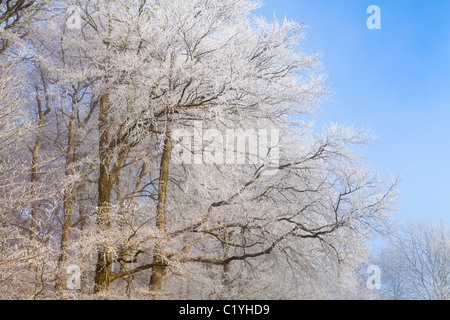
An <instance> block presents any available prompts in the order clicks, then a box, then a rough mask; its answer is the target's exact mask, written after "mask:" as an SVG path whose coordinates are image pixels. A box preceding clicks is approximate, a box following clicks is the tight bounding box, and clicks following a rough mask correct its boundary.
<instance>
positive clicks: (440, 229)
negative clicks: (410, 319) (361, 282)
mask: <svg viewBox="0 0 450 320" xmlns="http://www.w3.org/2000/svg"><path fill="white" fill-rule="evenodd" d="M449 231H450V230H449V228H448V225H447V224H446V223H445V222H443V221H441V222H440V223H439V224H433V223H424V222H417V223H409V224H408V226H407V227H406V228H405V229H404V230H402V231H401V232H400V235H399V236H398V237H397V238H396V239H395V240H394V241H393V243H392V245H391V246H390V247H388V248H387V249H385V250H383V251H382V252H381V254H380V256H379V260H380V262H379V263H380V266H381V267H382V272H383V278H382V279H383V296H384V297H385V298H387V299H420V300H448V299H450V284H449V280H450V270H449V267H450V233H449Z"/></svg>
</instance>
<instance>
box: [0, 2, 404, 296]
mask: <svg viewBox="0 0 450 320" xmlns="http://www.w3.org/2000/svg"><path fill="white" fill-rule="evenodd" d="M52 6H54V10H53V11H51V12H49V13H48V17H47V18H46V19H45V21H41V23H40V24H39V25H37V26H36V28H33V30H30V31H29V32H27V33H26V35H24V37H23V39H24V40H27V41H28V42H26V44H27V46H28V47H29V48H32V50H31V51H32V57H31V58H30V59H28V60H27V61H26V62H22V63H21V65H22V67H23V68H25V69H26V70H28V71H29V74H32V75H33V76H28V77H29V79H28V84H29V88H30V91H29V95H24V96H23V97H22V96H21V95H19V96H18V97H20V98H21V99H24V98H25V97H29V99H28V100H26V101H24V104H25V105H26V106H27V107H28V109H27V110H31V112H28V113H24V114H23V115H16V117H17V119H18V120H17V121H19V122H20V121H26V119H27V118H31V119H32V120H33V121H32V122H33V123H34V124H35V126H36V128H35V131H34V132H35V134H34V135H33V136H32V139H31V137H28V138H24V139H23V140H22V141H14V142H12V143H11V144H12V145H20V144H26V143H28V144H29V143H30V142H31V146H34V148H33V147H30V150H31V151H33V152H32V157H31V159H29V158H28V159H29V160H28V162H26V161H24V163H23V165H24V166H26V165H28V167H29V168H31V169H32V170H31V177H32V179H31V185H30V187H29V188H28V190H30V194H31V195H32V200H28V201H26V202H24V203H23V202H22V203H21V204H20V205H19V206H18V207H15V208H12V209H11V210H13V211H14V214H15V215H16V217H17V216H20V214H21V213H23V212H24V211H26V212H28V213H29V215H28V216H29V217H30V219H31V220H30V219H27V220H26V221H27V222H28V223H31V228H30V229H27V231H28V232H30V231H31V233H29V234H35V235H39V237H38V238H39V239H40V241H38V243H37V244H36V243H35V242H36V241H35V240H36V239H35V238H33V237H31V239H29V240H30V243H28V242H25V240H22V241H21V242H20V245H21V246H23V247H24V248H32V250H31V251H32V252H41V253H42V254H41V255H40V256H39V257H40V258H39V259H38V260H36V258H28V259H24V260H25V262H28V263H29V264H31V265H34V266H36V265H39V267H34V268H31V270H30V269H28V271H29V272H30V271H31V273H32V274H33V275H39V277H38V281H35V282H34V288H33V289H31V291H30V289H27V288H26V284H25V285H24V292H30V294H29V296H31V297H33V298H40V297H57V298H64V297H67V296H70V295H71V294H72V293H76V294H80V293H77V291H76V290H77V289H76V290H75V291H73V288H70V287H68V286H67V280H68V274H67V270H68V268H69V266H71V265H76V266H77V267H79V270H80V271H81V275H80V277H81V278H82V287H81V288H80V290H81V292H82V293H81V294H82V296H83V297H99V296H106V297H110V298H112V297H119V298H124V297H148V298H151V299H164V298H186V299H191V298H202V299H225V298H277V297H278V298H291V299H292V298H293V299H295V298H314V297H316V298H317V297H336V296H340V297H342V296H346V297H349V298H350V297H351V296H352V295H353V296H356V295H359V294H363V293H362V292H363V289H362V287H361V284H360V282H359V279H358V277H357V275H356V274H355V273H354V270H355V269H356V268H357V267H358V265H359V264H360V263H361V262H363V261H364V259H366V258H367V250H366V248H365V245H364V240H365V239H366V238H368V237H370V236H372V235H373V234H375V233H379V232H383V231H385V230H387V227H388V225H389V216H390V213H391V212H392V211H393V209H394V205H395V201H396V192H395V187H396V185H397V183H398V179H397V178H396V177H393V178H392V179H386V178H383V177H380V176H379V175H378V174H377V173H376V172H371V170H369V169H367V168H365V166H364V162H363V158H362V157H361V156H360V155H359V146H360V145H364V144H366V143H367V142H370V141H371V140H372V137H371V136H370V134H369V133H368V132H365V131H358V130H355V129H354V128H345V127H341V126H339V125H337V124H330V125H328V126H325V127H324V128H323V130H322V131H321V132H320V133H317V130H315V129H316V128H314V126H313V124H310V123H307V122H306V121H302V119H303V118H304V117H305V116H306V115H313V114H314V113H315V112H316V111H317V110H318V108H319V105H320V103H321V102H324V101H326V99H327V98H328V92H327V89H326V88H325V84H324V82H325V79H326V77H325V76H324V75H323V71H322V66H321V63H320V55H317V54H308V53H305V52H304V51H303V50H302V48H301V43H302V41H303V40H304V32H305V31H304V26H303V25H301V24H298V23H295V22H292V21H287V20H285V21H273V22H268V21H266V20H265V19H263V18H259V17H255V16H253V15H252V11H253V10H255V9H256V8H258V7H259V4H258V3H257V2H253V1H248V0H221V1H206V0H190V1H181V0H174V1H151V2H150V1H145V0H140V1H126V2H125V1H119V0H112V1H60V2H57V3H55V4H52ZM30 61H31V62H30ZM0 83H1V82H0ZM8 83H9V82H8ZM5 86H7V87H9V85H8V84H7V83H6V82H5ZM31 92H33V94H31ZM0 101H1V100H0ZM33 115H34V116H33ZM8 123H9V124H12V123H13V122H11V121H9V120H8ZM5 132H6V131H5ZM14 137H19V135H16V134H15V135H14ZM0 139H2V138H1V136H0ZM3 141H8V138H4V139H3V140H1V141H0V146H1V145H2V144H1V143H3ZM30 150H29V151H30ZM29 151H28V152H29ZM24 152H25V151H24ZM188 159H191V162H189V161H186V160H188ZM6 181H12V180H11V179H10V178H6ZM24 185H26V184H24ZM44 189H45V192H43V190H44ZM2 196H3V194H2ZM36 212H39V214H37V213H36ZM11 221H12V220H9V221H8V223H11ZM37 221H39V223H37ZM19 224H20V223H19ZM21 224H22V225H24V221H22V222H21ZM17 232H18V233H19V234H21V235H24V234H25V233H26V232H25V231H23V230H17ZM12 243H13V241H12V240H11V239H9V240H5V247H8V246H10V245H12ZM33 243H35V244H33ZM33 245H34V247H30V246H33ZM44 257H45V258H44ZM15 267H16V268H17V269H18V270H19V269H20V270H22V266H19V265H15ZM0 285H1V283H0ZM30 285H31V284H30ZM4 288H5V289H4V291H5V292H6V284H5V285H4ZM36 288H37V289H36ZM268 288H269V289H268ZM331 288H333V289H331ZM27 290H28V291H27ZM8 292H9V291H8ZM94 294H95V295H94ZM364 294H366V293H364Z"/></svg>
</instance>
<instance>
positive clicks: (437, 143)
mask: <svg viewBox="0 0 450 320" xmlns="http://www.w3.org/2000/svg"><path fill="white" fill-rule="evenodd" d="M264 3H265V6H264V7H263V8H262V9H259V10H258V11H257V12H256V14H262V15H264V16H265V17H267V19H268V20H271V19H273V17H274V13H275V16H276V17H277V19H278V20H281V19H283V18H284V17H287V18H288V19H289V20H294V21H298V22H302V23H304V24H306V25H308V26H310V28H309V29H308V30H307V39H306V41H305V42H304V45H303V47H304V48H305V50H306V51H309V52H322V53H324V54H325V56H324V57H323V58H322V61H323V63H324V67H325V72H326V73H327V74H328V75H329V77H328V81H327V85H328V86H329V87H330V88H331V89H332V90H333V91H334V92H336V94H335V95H334V96H333V97H332V99H333V101H334V103H332V104H326V105H322V106H321V109H322V111H323V112H324V115H323V116H321V117H320V120H323V121H324V122H337V123H341V124H347V125H353V124H354V125H355V127H357V128H362V127H364V128H370V129H371V130H372V132H373V134H375V135H376V136H378V137H379V139H378V140H377V142H376V144H374V145H370V146H368V147H366V148H365V149H364V152H365V155H367V157H368V162H369V163H370V165H371V166H373V167H375V168H376V169H377V170H379V171H380V172H381V173H383V174H388V173H390V172H391V173H393V174H395V173H397V172H400V173H401V174H402V175H403V177H404V179H403V182H402V184H401V185H400V192H401V199H400V203H399V205H400V208H401V209H400V211H399V212H398V213H396V214H395V216H394V218H395V219H397V220H399V222H407V221H409V220H412V221H417V220H425V221H430V220H431V221H434V222H438V221H439V220H440V219H443V220H444V221H446V222H447V223H450V209H449V208H448V205H447V201H448V199H450V187H449V183H450V141H449V138H450V123H449V122H450V18H449V12H450V1H448V0H433V1H424V0H422V1H420V0H396V1H392V0H370V1H366V0H265V1H264ZM370 5H377V6H379V7H380V9H381V30H369V29H368V28H367V25H366V21H367V19H368V18H369V17H370V14H368V13H367V8H368V7H369V6H370Z"/></svg>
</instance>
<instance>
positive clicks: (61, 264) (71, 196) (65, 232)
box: [56, 93, 76, 293]
mask: <svg viewBox="0 0 450 320" xmlns="http://www.w3.org/2000/svg"><path fill="white" fill-rule="evenodd" d="M73 99H74V100H73V101H72V113H71V116H70V122H69V139H68V142H67V150H66V177H70V176H72V175H73V174H74V172H73V169H72V164H73V162H74V160H75V154H74V153H75V143H76V141H75V121H76V93H74V98H73ZM75 202H76V195H75V190H74V188H73V186H72V185H69V186H67V187H66V190H65V191H64V222H63V228H62V235H61V253H60V256H59V259H58V272H59V274H58V278H57V280H56V290H57V292H59V293H61V292H62V291H65V290H66V289H67V281H66V270H67V260H68V257H69V241H70V234H71V220H72V214H73V210H74V207H75Z"/></svg>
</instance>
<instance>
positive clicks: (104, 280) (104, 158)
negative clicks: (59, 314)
mask: <svg viewBox="0 0 450 320" xmlns="http://www.w3.org/2000/svg"><path fill="white" fill-rule="evenodd" d="M108 111H109V106H108V97H107V96H106V95H104V96H102V97H101V100H100V117H99V131H100V140H99V155H100V176H99V179H98V212H97V228H98V229H99V232H104V231H107V230H109V229H110V228H111V217H110V212H111V195H112V189H113V181H112V180H113V179H112V177H111V173H110V165H111V163H110V162H111V152H110V151H111V150H109V139H110V137H109V123H108ZM111 270H112V255H111V253H109V250H108V246H107V245H106V244H101V245H100V247H99V249H98V255H97V265H96V269H95V288H94V292H95V293H99V292H102V291H107V290H108V289H109V285H110V277H111Z"/></svg>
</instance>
